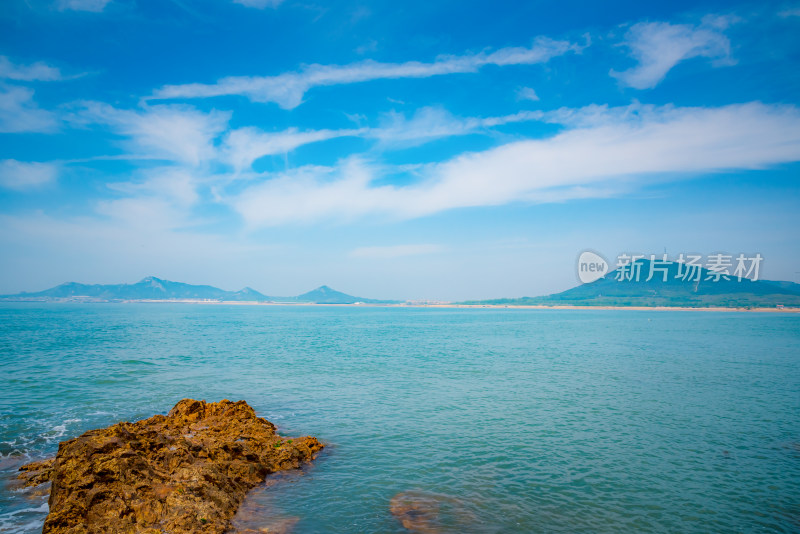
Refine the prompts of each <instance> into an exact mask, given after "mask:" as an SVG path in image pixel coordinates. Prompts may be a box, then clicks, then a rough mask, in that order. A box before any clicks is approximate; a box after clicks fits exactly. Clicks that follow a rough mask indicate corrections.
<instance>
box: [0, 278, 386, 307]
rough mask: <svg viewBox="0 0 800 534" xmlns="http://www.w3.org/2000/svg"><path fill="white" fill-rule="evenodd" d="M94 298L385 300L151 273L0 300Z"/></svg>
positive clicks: (72, 284) (324, 290) (323, 290)
mask: <svg viewBox="0 0 800 534" xmlns="http://www.w3.org/2000/svg"><path fill="white" fill-rule="evenodd" d="M54 300H71V301H84V302H86V301H96V302H118V301H125V300H215V301H224V302H285V303H292V302H293V303H308V304H354V303H356V302H364V303H371V304H375V303H389V302H393V301H380V300H374V299H365V298H361V297H353V296H351V295H347V294H345V293H341V292H339V291H336V290H334V289H331V288H329V287H328V286H321V287H318V288H317V289H314V290H313V291H309V292H308V293H303V294H302V295H299V296H297V297H268V296H266V295H264V294H262V293H259V292H258V291H256V290H255V289H252V288H250V287H246V288H244V289H242V290H240V291H225V290H224V289H219V288H217V287H213V286H206V285H193V284H184V283H181V282H171V281H169V280H162V279H160V278H156V277H155V276H148V277H147V278H143V279H142V280H140V281H139V282H137V283H135V284H108V285H101V284H79V283H76V282H67V283H65V284H61V285H59V286H56V287H53V288H50V289H46V290H44V291H39V292H36V293H18V294H16V295H2V296H0V301H54Z"/></svg>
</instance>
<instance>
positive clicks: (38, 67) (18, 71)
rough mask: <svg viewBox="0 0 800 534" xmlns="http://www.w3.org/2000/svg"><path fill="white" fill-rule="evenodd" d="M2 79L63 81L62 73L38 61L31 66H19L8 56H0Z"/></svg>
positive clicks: (0, 77)
mask: <svg viewBox="0 0 800 534" xmlns="http://www.w3.org/2000/svg"><path fill="white" fill-rule="evenodd" d="M0 79H6V80H14V81H19V82H34V81H38V82H51V81H56V80H61V79H62V76H61V71H59V70H58V69H57V68H55V67H51V66H50V65H47V64H46V63H43V62H41V61H37V62H36V63H32V64H30V65H17V64H15V63H12V62H11V60H10V59H8V57H6V56H0Z"/></svg>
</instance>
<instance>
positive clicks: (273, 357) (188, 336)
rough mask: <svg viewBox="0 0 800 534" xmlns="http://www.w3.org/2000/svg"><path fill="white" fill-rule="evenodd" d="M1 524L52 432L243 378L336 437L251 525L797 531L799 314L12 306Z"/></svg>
mask: <svg viewBox="0 0 800 534" xmlns="http://www.w3.org/2000/svg"><path fill="white" fill-rule="evenodd" d="M0 366H2V372H0V532H3V533H6V532H8V533H11V532H37V531H40V530H41V524H42V521H43V519H44V516H45V514H46V511H47V507H46V501H45V498H43V497H41V496H35V495H31V493H30V492H26V491H19V490H18V489H17V488H16V486H14V485H13V484H12V483H11V479H12V478H13V476H14V474H15V470H16V469H17V467H18V466H19V465H20V464H21V463H23V462H24V461H26V460H27V459H29V458H39V457H43V456H47V455H52V454H53V453H54V452H55V451H56V448H57V445H58V441H60V440H65V439H68V438H70V437H74V436H77V435H79V434H80V433H82V432H84V431H86V430H88V429H91V428H97V427H103V426H107V425H109V424H112V423H115V422H117V421H120V420H136V419H141V418H145V417H148V416H150V415H152V414H154V413H162V412H166V411H168V410H169V409H170V408H171V407H172V406H173V405H174V404H175V402H177V401H178V400H180V399H181V398H184V397H193V398H201V399H206V400H209V401H212V400H220V399H223V398H228V399H233V400H238V399H245V400H247V402H248V403H250V404H251V405H252V406H253V407H254V408H255V409H256V411H257V412H258V413H259V415H262V416H264V417H266V418H268V419H269V420H271V421H273V422H274V423H276V424H277V425H278V427H279V431H280V432H281V433H282V434H284V435H307V434H311V435H315V436H317V437H319V438H320V439H321V440H322V441H324V442H325V443H326V444H327V448H326V449H325V451H324V452H323V453H322V454H321V455H320V456H319V458H318V459H317V460H316V462H315V463H314V464H313V465H311V466H309V467H307V468H305V469H303V470H302V471H299V472H296V473H290V474H281V475H280V476H276V477H274V478H273V479H272V480H271V481H270V483H269V484H267V485H265V486H264V487H263V488H259V489H258V490H255V491H254V492H253V493H252V494H251V496H250V497H249V498H248V501H247V503H246V505H245V506H244V508H243V510H242V517H241V518H238V519H237V521H238V522H239V524H240V525H243V526H259V525H261V526H269V525H271V524H277V522H281V521H287V522H290V523H291V522H294V532H296V533H329V532H354V533H361V532H364V533H368V532H380V533H392V532H398V533H399V532H404V531H405V530H404V529H403V527H402V526H401V525H400V523H399V522H398V521H397V520H396V519H395V518H394V517H393V516H392V515H391V514H390V512H389V502H390V500H391V498H392V497H393V496H394V495H396V494H397V493H399V492H407V491H410V492H414V494H415V495H422V496H425V497H426V498H429V499H435V500H438V502H439V503H440V514H439V518H438V524H439V530H440V531H441V532H476V533H478V532H481V533H482V532H487V533H491V532H565V533H568V532H593V533H594V532H597V533H603V532H697V533H709V532H720V533H722V532H725V533H728V532H800V315H796V314H795V315H792V314H757V313H724V312H714V313H708V312H677V311H675V312H662V311H602V310H597V311H560V310H513V309H468V310H464V309H461V310H460V309H413V308H412V309H405V308H357V307H272V306H216V305H189V304H174V305H172V304H91V305H79V304H57V305H56V304H50V305H43V304H2V305H0Z"/></svg>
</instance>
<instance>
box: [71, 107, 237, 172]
mask: <svg viewBox="0 0 800 534" xmlns="http://www.w3.org/2000/svg"><path fill="white" fill-rule="evenodd" d="M230 116H231V113H230V112H223V111H216V110H212V111H210V112H208V113H206V112H202V111H199V110H197V109H195V108H192V107H189V106H178V105H172V106H149V107H146V108H145V109H143V110H128V109H117V108H114V107H112V106H109V105H108V104H101V103H96V102H90V103H88V104H86V109H85V110H84V111H83V112H81V113H79V114H78V119H77V120H79V121H80V120H83V121H89V122H96V123H102V124H107V125H109V126H110V127H111V128H112V129H113V130H114V131H116V132H117V133H119V134H120V135H123V136H125V137H127V138H128V139H127V140H126V141H125V146H126V147H127V149H128V150H129V151H130V152H131V153H132V154H134V155H145V156H150V157H153V158H163V159H167V160H170V161H176V162H180V163H183V164H188V165H194V166H196V165H200V164H201V163H203V162H206V161H209V160H212V159H215V158H216V157H217V147H216V142H215V140H216V139H217V138H218V137H219V136H220V135H221V134H222V133H223V132H225V130H226V129H227V127H228V121H229V120H230Z"/></svg>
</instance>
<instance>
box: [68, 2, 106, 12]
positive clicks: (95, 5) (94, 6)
mask: <svg viewBox="0 0 800 534" xmlns="http://www.w3.org/2000/svg"><path fill="white" fill-rule="evenodd" d="M110 2H111V0H58V4H57V5H58V9H60V10H61V11H67V10H72V11H91V12H93V13H99V12H101V11H103V9H105V7H106V5H108V4H109V3H110Z"/></svg>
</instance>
